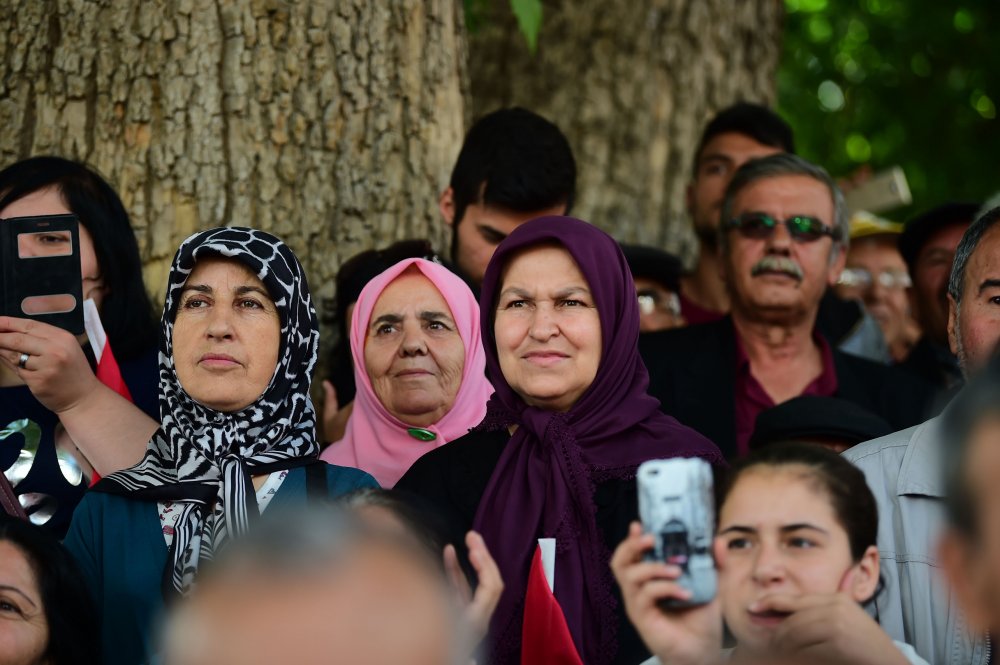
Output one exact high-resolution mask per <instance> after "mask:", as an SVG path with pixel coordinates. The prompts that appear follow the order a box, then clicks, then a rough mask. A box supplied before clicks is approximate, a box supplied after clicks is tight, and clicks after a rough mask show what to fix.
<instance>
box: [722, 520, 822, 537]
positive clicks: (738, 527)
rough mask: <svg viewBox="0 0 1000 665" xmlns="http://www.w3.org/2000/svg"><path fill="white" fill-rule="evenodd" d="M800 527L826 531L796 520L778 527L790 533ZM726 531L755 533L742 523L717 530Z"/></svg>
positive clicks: (755, 530)
mask: <svg viewBox="0 0 1000 665" xmlns="http://www.w3.org/2000/svg"><path fill="white" fill-rule="evenodd" d="M800 529H810V530H812V531H819V532H820V533H827V530H826V529H821V528H820V527H818V526H816V525H815V524H809V523H808V522H797V523H795V524H786V525H785V526H783V527H781V528H780V531H781V532H782V533H790V532H792V531H798V530H800ZM727 533H745V534H750V535H753V534H755V533H757V529H755V528H753V527H750V526H743V525H742V524H734V525H733V526H730V527H726V528H725V529H722V530H721V531H719V535H720V536H722V535H725V534H727Z"/></svg>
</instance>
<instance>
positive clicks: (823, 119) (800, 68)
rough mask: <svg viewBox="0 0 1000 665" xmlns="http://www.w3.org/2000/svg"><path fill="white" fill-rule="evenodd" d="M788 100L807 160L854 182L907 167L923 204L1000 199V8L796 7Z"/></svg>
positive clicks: (783, 94) (864, 3)
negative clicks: (859, 175)
mask: <svg viewBox="0 0 1000 665" xmlns="http://www.w3.org/2000/svg"><path fill="white" fill-rule="evenodd" d="M785 7H786V10H787V15H786V22H785V33H784V44H783V54H782V61H781V64H780V67H779V73H778V99H779V108H780V110H781V112H782V114H783V115H784V116H785V117H786V118H787V119H788V120H789V122H790V123H791V124H792V126H793V127H794V129H795V134H796V142H797V144H798V151H799V152H801V153H802V154H803V155H804V156H806V157H807V158H810V159H813V160H815V161H817V162H819V163H821V164H823V165H825V166H826V167H827V168H828V169H829V170H830V172H831V173H833V174H834V175H847V174H848V173H850V172H852V171H854V170H856V169H857V168H858V167H860V166H862V165H865V164H868V165H870V166H871V168H873V169H874V170H876V171H878V170H880V169H884V168H888V167H890V166H893V165H895V164H899V165H900V166H902V167H903V170H904V171H905V172H906V176H907V178H908V180H909V183H910V188H911V190H912V192H913V197H914V205H913V206H912V207H911V209H909V210H900V211H896V212H895V213H893V215H894V216H895V217H897V218H901V219H902V218H904V217H905V216H907V215H908V214H910V213H911V212H914V211H918V210H920V209H923V208H927V207H930V206H932V205H936V204H937V203H939V202H942V201H945V200H954V199H969V200H974V201H975V200H979V201H982V200H985V199H986V198H987V197H988V196H989V195H990V194H992V193H994V192H996V191H997V190H998V189H1000V178H998V177H997V175H996V169H995V167H994V166H993V163H992V162H993V159H994V155H995V154H996V152H997V149H998V148H1000V119H997V105H1000V49H998V48H997V46H996V44H995V39H994V34H995V30H996V29H997V28H1000V18H998V15H997V12H996V8H997V4H996V0H960V1H959V2H954V3H953V2H938V1H937V0H785Z"/></svg>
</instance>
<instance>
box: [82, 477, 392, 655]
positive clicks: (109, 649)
mask: <svg viewBox="0 0 1000 665" xmlns="http://www.w3.org/2000/svg"><path fill="white" fill-rule="evenodd" d="M326 477H327V491H328V493H329V496H330V497H337V496H340V495H342V494H347V493H349V492H352V491H354V490H358V489H362V488H365V487H378V484H377V483H376V482H375V479H374V478H372V477H371V476H369V475H368V474H367V473H365V472H364V471H359V470H358V469H351V468H347V467H340V466H334V465H332V464H331V465H327V468H326ZM305 501H306V473H305V469H304V468H303V467H298V468H295V469H291V470H289V472H288V476H287V477H286V478H285V480H284V481H283V482H282V483H281V486H280V487H279V488H278V491H277V493H276V494H275V495H274V498H273V499H271V502H270V504H269V505H268V507H267V511H268V512H270V511H272V510H283V509H286V508H289V507H294V506H296V505H301V504H302V503H304V502H305ZM64 544H65V545H66V547H67V548H68V549H69V551H70V553H72V555H73V557H74V558H75V559H76V561H77V563H78V564H79V566H80V571H81V572H82V573H83V575H84V577H85V578H86V580H87V583H88V585H89V587H90V590H91V593H92V594H93V596H94V601H95V602H96V605H97V609H98V612H100V614H101V649H102V656H103V662H104V663H105V665H140V664H142V663H147V662H149V661H150V659H151V658H152V656H153V653H154V651H155V649H156V646H157V639H158V638H159V635H158V633H157V631H158V630H159V627H160V625H161V623H162V618H163V614H164V602H163V594H162V591H161V589H162V586H161V581H162V579H163V571H164V568H165V567H166V565H167V554H168V552H167V544H166V541H165V540H164V538H163V532H162V529H161V527H160V518H159V515H158V514H157V504H156V502H153V501H136V500H134V499H129V498H126V497H122V496H117V495H113V494H105V493H102V492H88V493H87V495H86V496H85V497H84V499H83V501H81V502H80V505H79V506H78V507H77V509H76V512H75V513H74V515H73V521H72V523H71V524H70V527H69V533H68V534H67V536H66V540H65V543H64Z"/></svg>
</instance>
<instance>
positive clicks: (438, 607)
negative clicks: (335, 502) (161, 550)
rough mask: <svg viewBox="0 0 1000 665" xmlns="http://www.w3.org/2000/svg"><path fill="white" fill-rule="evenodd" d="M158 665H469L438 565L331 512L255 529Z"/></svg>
mask: <svg viewBox="0 0 1000 665" xmlns="http://www.w3.org/2000/svg"><path fill="white" fill-rule="evenodd" d="M163 646H164V656H165V657H164V662H165V663H166V664H167V665H209V664H211V665H237V664H239V665H254V664H257V663H259V664H260V665H265V664H267V665H270V664H272V663H296V664H300V665H314V664H315V665H320V664H322V665H467V663H468V662H469V661H468V653H470V651H469V648H468V644H467V641H466V639H465V635H464V633H463V629H462V626H461V623H460V618H459V608H458V606H457V604H456V603H455V600H454V595H453V594H452V592H451V589H450V588H449V587H448V584H447V580H446V578H445V575H444V571H443V569H442V567H441V565H440V561H439V560H436V559H435V557H433V556H432V555H431V554H430V553H429V552H428V551H427V550H426V549H425V548H424V547H422V546H421V545H419V544H417V543H416V542H415V541H414V540H412V539H410V538H409V537H406V535H405V534H400V533H396V532H393V531H392V530H391V529H381V528H373V527H372V526H370V525H368V524H366V523H364V522H361V521H358V520H357V519H355V518H352V516H351V515H349V514H347V513H345V512H343V511H340V510H336V509H334V508H331V507H326V508H323V509H313V510H310V511H305V512H301V513H297V514H285V515H276V516H275V517H274V518H272V519H268V518H266V517H265V519H264V522H262V523H261V524H260V525H259V527H258V528H257V529H255V530H254V531H252V532H250V534H248V536H247V537H246V538H244V539H243V540H241V541H236V542H234V544H233V546H232V547H231V548H229V549H227V550H226V552H225V553H224V555H223V556H222V557H220V559H219V561H217V562H214V565H213V566H212V568H211V569H208V570H207V571H206V575H205V576H204V579H203V581H202V582H200V583H199V587H198V589H197V590H196V591H195V592H194V593H193V594H192V595H191V597H190V598H189V599H187V601H186V602H185V603H183V604H181V605H180V606H179V607H178V608H177V609H176V610H175V611H174V613H173V616H172V617H171V619H170V621H169V623H168V625H167V629H166V630H165V632H164V639H163Z"/></svg>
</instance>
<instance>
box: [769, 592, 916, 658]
mask: <svg viewBox="0 0 1000 665" xmlns="http://www.w3.org/2000/svg"><path fill="white" fill-rule="evenodd" d="M750 610H751V611H753V612H758V611H761V612H763V611H775V612H783V613H788V614H789V616H788V618H787V619H785V620H784V621H782V622H781V625H779V626H778V627H777V629H776V630H775V633H774V637H773V638H772V641H771V646H772V648H773V649H774V651H775V653H778V654H782V655H786V656H788V657H789V658H790V659H792V660H793V661H794V662H799V661H801V662H808V663H821V664H825V665H834V664H836V665H848V664H850V665H867V664H869V663H871V664H872V665H874V664H875V663H880V664H882V665H906V664H907V663H908V662H909V661H908V660H907V658H906V656H904V655H903V653H902V652H901V651H900V650H899V649H897V648H896V645H895V644H893V642H892V639H891V638H890V637H889V636H888V635H887V634H886V633H885V631H883V630H882V628H881V627H879V625H878V624H877V623H875V620H874V619H872V618H871V617H870V616H868V614H867V613H866V612H865V611H864V610H863V609H862V607H861V605H859V604H858V603H857V601H856V600H854V598H852V597H851V596H850V595H849V594H848V593H846V592H843V591H841V592H838V593H828V594H805V595H800V596H792V595H789V594H781V593H775V594H771V595H767V596H764V597H763V598H761V599H760V600H758V601H757V602H756V603H754V605H753V606H751V607H750Z"/></svg>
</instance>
